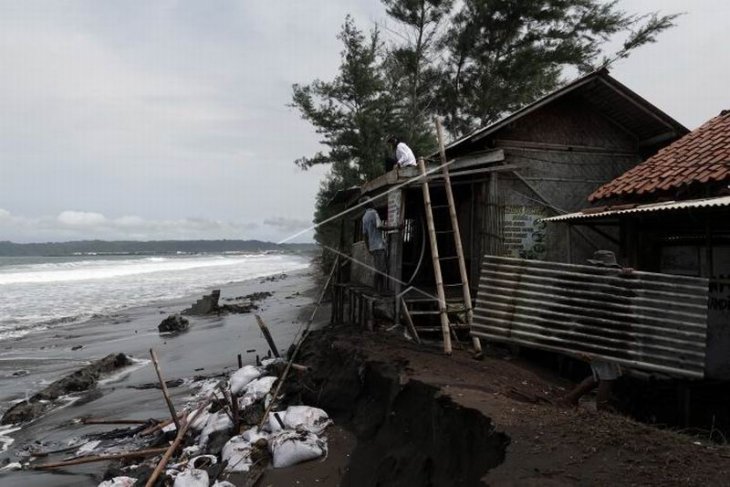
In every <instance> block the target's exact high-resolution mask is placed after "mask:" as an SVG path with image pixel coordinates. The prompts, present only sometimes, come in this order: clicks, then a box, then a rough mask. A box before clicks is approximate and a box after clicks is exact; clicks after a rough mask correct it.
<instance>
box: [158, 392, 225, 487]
mask: <svg viewBox="0 0 730 487" xmlns="http://www.w3.org/2000/svg"><path fill="white" fill-rule="evenodd" d="M211 401H212V398H210V397H209V398H208V400H206V401H205V403H204V404H203V405H202V406H200V407H199V408H198V409H197V410H196V411H195V412H194V413H193V416H192V417H191V418H190V421H186V422H185V425H184V426H183V427H182V429H178V430H177V436H176V437H175V441H173V442H172V445H170V447H169V448H168V449H167V451H165V454H164V455H162V459H160V463H158V464H157V466H156V467H155V469H154V471H153V472H152V475H150V478H149V479H147V483H146V484H145V487H152V486H153V485H155V482H157V477H159V476H160V474H161V473H162V471H163V470H164V469H165V466H166V465H167V462H169V461H170V458H172V455H173V453H175V450H177V449H178V447H179V446H180V444H181V443H182V440H183V438H185V434H186V433H187V432H188V429H190V426H191V425H192V424H193V423H194V422H195V420H196V419H198V415H199V414H200V412H201V411H203V410H204V409H205V408H207V407H208V405H209V404H210V403H211Z"/></svg>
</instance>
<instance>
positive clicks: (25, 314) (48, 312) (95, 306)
mask: <svg viewBox="0 0 730 487" xmlns="http://www.w3.org/2000/svg"><path fill="white" fill-rule="evenodd" d="M308 265H309V261H308V258H307V257H304V256H298V255H292V254H277V253H274V254H272V253H262V254H199V255H158V256H132V255H124V256H93V255H82V256H74V257H0V341H1V340H7V339H9V338H14V337H20V336H23V335H26V334H28V333H31V332H33V331H36V330H43V329H47V328H51V327H56V326H63V325H64V324H68V323H73V322H79V321H82V320H86V319H89V318H91V317H94V316H98V315H107V314H109V315H110V314H114V313H115V312H118V311H120V310H122V309H124V308H128V307H131V306H140V305H145V304H150V303H154V302H157V301H165V300H171V299H178V298H182V297H185V296H189V295H191V294H193V293H197V292H202V291H204V290H207V289H210V288H211V287H214V286H217V285H221V284H225V283H229V282H237V281H244V280H247V279H252V278H257V277H263V276H267V275H272V274H279V273H286V272H292V271H295V270H298V269H303V268H305V267H307V266H308Z"/></svg>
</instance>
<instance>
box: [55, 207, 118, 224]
mask: <svg viewBox="0 0 730 487" xmlns="http://www.w3.org/2000/svg"><path fill="white" fill-rule="evenodd" d="M106 221H107V220H106V217H105V216H104V215H102V214H101V213H93V212H89V211H62V212H61V214H59V215H58V222H59V223H61V224H62V225H69V226H72V227H94V226H100V225H103V224H104V223H106Z"/></svg>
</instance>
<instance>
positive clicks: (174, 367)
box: [0, 269, 329, 487]
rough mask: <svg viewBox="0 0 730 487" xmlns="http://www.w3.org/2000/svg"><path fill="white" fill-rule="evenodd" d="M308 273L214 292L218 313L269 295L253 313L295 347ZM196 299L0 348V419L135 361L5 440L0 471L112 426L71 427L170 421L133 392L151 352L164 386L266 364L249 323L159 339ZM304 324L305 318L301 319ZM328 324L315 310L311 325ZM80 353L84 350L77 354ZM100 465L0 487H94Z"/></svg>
mask: <svg viewBox="0 0 730 487" xmlns="http://www.w3.org/2000/svg"><path fill="white" fill-rule="evenodd" d="M314 286H315V284H314V280H313V270H311V269H310V270H304V271H296V272H292V273H289V274H288V276H287V277H286V278H285V279H281V280H274V281H269V280H264V279H261V278H258V279H253V280H250V281H245V282H242V283H232V284H229V285H224V286H218V287H219V288H220V289H221V304H225V303H226V302H227V301H226V298H232V297H236V296H242V295H247V294H250V293H253V292H259V291H269V292H272V293H273V296H271V297H269V298H266V299H265V300H263V301H260V302H258V305H259V310H258V311H257V312H256V313H258V314H260V315H261V316H262V318H263V319H264V321H265V322H266V323H267V324H268V326H269V329H270V330H271V332H272V335H273V338H274V340H275V342H276V344H277V346H278V347H279V348H280V350H281V351H282V352H285V351H286V349H287V348H288V347H289V345H290V344H291V342H292V341H293V339H294V338H295V336H296V334H297V332H298V330H299V328H300V326H301V324H302V323H303V322H304V321H305V320H306V319H307V318H308V313H304V311H309V310H310V309H311V303H312V298H313V296H314V295H315V294H316V290H315V288H314ZM199 297H200V296H199V295H196V296H190V297H188V298H185V299H181V300H178V301H174V302H166V303H162V304H157V305H154V306H143V307H139V308H134V309H129V310H126V311H125V312H124V313H123V314H119V315H117V316H114V317H104V318H98V319H94V320H91V321H88V322H86V323H81V324H73V325H68V326H65V327H61V328H55V329H53V330H48V331H43V332H39V333H35V334H30V335H26V336H24V337H21V338H19V339H16V340H9V341H3V342H0V378H2V380H1V381H0V412H4V411H5V410H6V409H7V408H8V406H9V404H10V403H11V402H12V401H17V400H20V399H23V398H25V397H26V395H29V394H32V393H33V392H36V391H38V390H40V389H41V388H43V387H44V386H45V385H47V384H48V383H50V382H52V381H54V380H56V379H59V378H61V377H63V376H64V375H66V374H68V373H70V372H72V371H73V370H76V369H78V368H80V367H82V366H84V365H86V364H88V363H90V362H92V361H94V360H97V359H99V358H102V357H104V356H106V355H108V354H110V353H119V352H122V353H125V354H128V355H130V356H132V357H134V358H135V359H139V360H140V362H139V364H138V365H136V366H133V367H130V368H128V369H126V370H124V371H122V373H120V374H118V375H117V376H116V377H113V378H111V379H108V380H105V381H103V383H102V384H100V385H99V386H98V390H99V392H100V393H101V394H100V396H99V397H96V398H95V399H93V400H91V401H90V402H85V403H83V404H79V403H76V404H73V403H72V404H70V405H68V406H65V407H61V408H57V409H54V410H52V411H51V412H49V413H47V414H46V415H44V416H42V417H41V418H39V419H37V420H36V421H34V422H32V423H29V424H27V425H25V426H24V427H23V428H22V429H21V430H20V431H17V432H15V433H12V434H10V435H9V436H10V437H12V438H13V439H14V443H13V444H12V445H11V446H10V448H9V449H8V451H6V452H4V453H0V462H2V463H5V458H8V459H9V461H11V462H14V461H18V457H17V452H18V451H21V450H23V449H27V448H28V447H29V446H31V445H33V446H34V447H35V448H42V447H46V446H50V447H53V446H59V445H60V446H63V445H66V444H68V442H69V441H73V440H74V438H78V437H80V436H81V435H83V434H88V433H91V432H100V431H108V430H110V429H113V428H114V426H99V425H95V426H91V425H82V424H77V423H74V422H73V420H74V419H75V418H79V417H87V416H91V417H97V418H126V419H148V418H164V417H166V416H167V415H168V414H169V413H168V410H167V408H166V405H165V403H164V401H163V398H162V394H161V392H160V391H159V390H157V389H148V390H138V389H134V388H132V387H133V386H136V385H141V384H145V383H151V382H156V381H157V378H156V375H155V372H154V368H153V367H152V365H151V363H150V362H149V349H150V348H154V349H155V350H156V352H157V355H158V357H159V360H160V366H161V368H162V371H163V375H164V377H165V379H167V380H169V379H177V378H189V377H192V376H194V375H209V374H210V375H212V374H219V373H222V372H229V371H231V370H235V369H236V368H238V365H237V354H239V353H240V354H242V357H243V362H244V363H245V364H246V363H254V362H255V358H256V355H259V356H262V357H263V356H264V355H266V353H267V351H268V346H267V344H266V341H265V340H264V338H263V336H262V334H261V332H260V330H259V328H258V326H257V324H256V320H255V317H254V313H250V314H228V315H222V316H215V315H213V316H204V317H199V316H189V317H188V319H189V320H190V329H189V331H187V332H185V333H182V334H179V335H177V336H170V335H167V336H166V335H160V334H159V333H158V331H157V325H158V324H159V323H160V321H161V320H162V319H163V318H165V317H166V316H167V315H168V314H171V313H175V312H180V311H181V310H183V309H185V308H187V307H188V306H189V305H190V304H192V303H193V302H194V301H195V300H196V299H198V298H199ZM305 315H306V317H305ZM328 318H329V313H328V310H327V309H326V308H325V309H322V310H320V313H319V314H318V319H317V322H319V323H321V322H325V321H327V320H328ZM79 345H80V346H81V348H77V349H76V350H74V348H76V347H78V346H79ZM170 393H171V397H172V400H173V402H175V403H177V404H183V403H184V402H185V401H186V399H187V398H188V396H189V394H190V391H189V390H188V389H187V388H186V387H184V386H181V387H176V388H173V389H170ZM102 470H103V468H102V467H101V464H98V465H94V464H90V465H87V466H79V467H76V468H74V469H72V470H71V469H69V470H66V471H59V472H55V473H43V472H32V471H23V472H10V473H0V486H14V485H27V486H36V485H43V486H54V487H55V486H66V485H68V486H71V485H74V486H76V485H78V486H83V485H97V483H98V482H99V474H100V472H101V471H102Z"/></svg>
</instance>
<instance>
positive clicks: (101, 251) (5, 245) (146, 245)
mask: <svg viewBox="0 0 730 487" xmlns="http://www.w3.org/2000/svg"><path fill="white" fill-rule="evenodd" d="M316 250H317V245H316V244H313V243H287V244H277V243H274V242H264V241H261V240H150V241H135V240H113V241H109V240H78V241H71V242H43V243H15V242H8V241H1V242H0V257H37V256H43V257H56V256H57V257H65V256H82V255H159V254H200V253H224V252H235V253H238V252H266V251H282V252H295V253H311V252H315V251H316Z"/></svg>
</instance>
